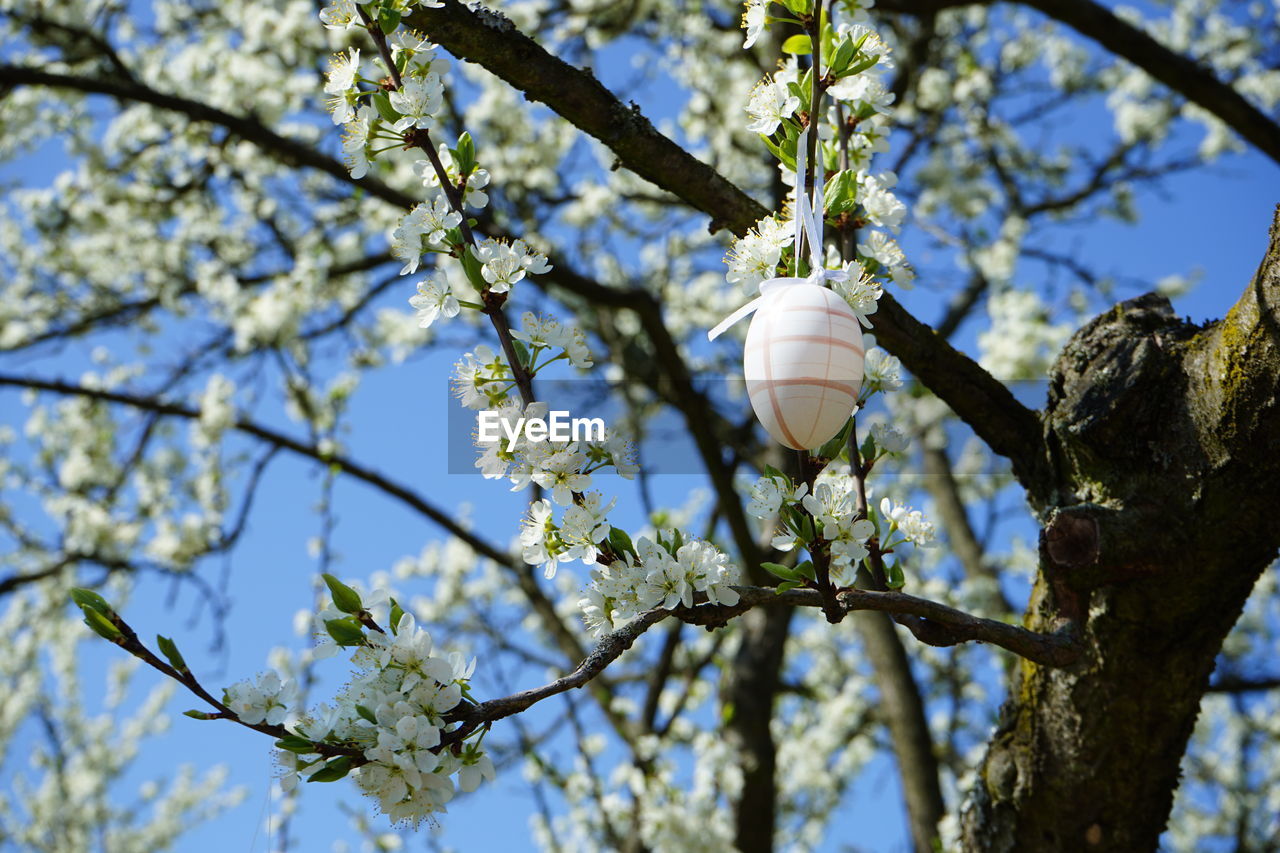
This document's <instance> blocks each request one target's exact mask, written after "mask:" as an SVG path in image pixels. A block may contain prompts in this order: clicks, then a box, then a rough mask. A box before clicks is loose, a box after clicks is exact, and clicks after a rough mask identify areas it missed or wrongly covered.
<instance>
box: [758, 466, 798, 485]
mask: <svg viewBox="0 0 1280 853" xmlns="http://www.w3.org/2000/svg"><path fill="white" fill-rule="evenodd" d="M764 475H765V476H766V477H768V478H769V479H771V480H782V481H783V482H785V483H787V484H790V483H791V478H790V477H788V476H787V475H786V474H784V473H782V472H781V471H779V470H778V469H777V468H774V467H773V466H772V465H766V466H764Z"/></svg>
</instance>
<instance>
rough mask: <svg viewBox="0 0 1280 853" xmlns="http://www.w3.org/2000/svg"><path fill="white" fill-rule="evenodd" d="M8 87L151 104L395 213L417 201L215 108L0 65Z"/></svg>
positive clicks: (137, 88)
mask: <svg viewBox="0 0 1280 853" xmlns="http://www.w3.org/2000/svg"><path fill="white" fill-rule="evenodd" d="M7 86H49V87H51V88H54V89H72V90H75V91H78V92H84V93H86V94H90V95H108V96H110V97H113V98H116V99H118V100H122V101H136V102H138V103H143V104H150V105H151V106H153V107H158V108H160V109H164V110H171V111H173V112H177V113H181V114H183V115H185V116H187V117H188V118H190V119H191V120H192V121H199V122H206V123H208V124H214V125H218V126H219V127H223V128H225V129H226V130H227V131H229V132H230V133H231V134H233V135H234V136H237V137H239V138H240V139H243V140H245V141H246V142H252V143H253V144H254V145H257V146H258V147H260V148H263V149H266V150H271V151H274V152H275V153H276V154H278V155H280V159H281V161H282V162H284V163H287V164H290V165H297V166H306V167H307V168H310V169H316V170H317V171H320V172H324V173H326V174H328V175H332V176H333V177H335V178H337V179H338V180H340V181H342V182H343V183H348V184H354V185H356V186H358V187H362V188H363V189H365V190H366V191H367V192H368V193H369V194H370V195H372V196H376V197H377V198H380V199H382V200H383V201H388V202H390V203H391V204H394V205H396V206H397V207H402V208H410V207H413V206H414V205H415V204H416V203H417V200H416V199H414V198H413V196H411V195H408V194H407V193H402V192H400V191H399V190H397V189H393V188H391V187H389V186H387V185H386V184H384V183H383V182H382V181H380V180H378V179H377V178H374V177H370V176H368V175H366V176H365V177H363V178H353V177H351V174H350V173H349V172H348V171H347V167H346V166H344V165H343V164H342V163H341V162H339V161H338V160H335V159H334V158H332V157H329V156H327V155H325V154H322V153H321V152H319V151H317V150H315V149H314V148H311V147H310V146H308V145H306V144H305V143H302V142H299V141H298V140H296V139H290V138H288V137H287V136H281V135H280V134H278V133H276V132H275V131H274V130H272V129H271V128H269V127H267V126H266V125H264V124H262V123H261V122H259V121H257V120H256V119H251V118H245V117H244V116H237V115H233V114H231V113H228V112H225V111H223V110H220V109H217V108H216V107H211V106H208V105H207V104H202V103H200V102H199V101H193V100H191V99H189V98H183V97H179V96H177V95H169V94H165V93H163V92H157V91H156V90H155V89H151V88H149V87H147V86H141V85H138V84H135V83H127V82H123V81H119V80H108V79H105V78H90V77H76V76H72V75H69V74H53V73H50V72H48V71H41V70H39V69H38V68H27V67H23V66H18V65H0V89H3V88H4V87H7Z"/></svg>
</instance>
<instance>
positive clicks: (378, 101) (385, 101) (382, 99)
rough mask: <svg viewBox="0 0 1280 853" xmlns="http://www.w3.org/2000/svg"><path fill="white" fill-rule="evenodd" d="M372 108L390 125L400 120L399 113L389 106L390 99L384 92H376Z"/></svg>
mask: <svg viewBox="0 0 1280 853" xmlns="http://www.w3.org/2000/svg"><path fill="white" fill-rule="evenodd" d="M373 108H374V109H376V110H377V111H378V115H380V116H382V118H383V119H384V120H386V121H388V122H390V123H392V124H395V123H396V122H398V121H399V120H400V113H399V112H397V111H396V108H395V107H393V106H391V98H390V97H388V96H387V93H386V92H377V93H375V94H374V96H373Z"/></svg>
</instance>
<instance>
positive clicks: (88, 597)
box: [71, 587, 111, 613]
mask: <svg viewBox="0 0 1280 853" xmlns="http://www.w3.org/2000/svg"><path fill="white" fill-rule="evenodd" d="M71 600H72V601H74V602H75V603H76V604H78V605H80V606H81V607H91V608H93V609H94V610H96V611H98V612H99V613H110V612H111V605H110V604H107V600H106V599H105V598H103V597H102V596H100V595H98V594H97V593H96V592H94V591H93V590H91V589H84V588H82V587H76V588H75V589H73V590H71Z"/></svg>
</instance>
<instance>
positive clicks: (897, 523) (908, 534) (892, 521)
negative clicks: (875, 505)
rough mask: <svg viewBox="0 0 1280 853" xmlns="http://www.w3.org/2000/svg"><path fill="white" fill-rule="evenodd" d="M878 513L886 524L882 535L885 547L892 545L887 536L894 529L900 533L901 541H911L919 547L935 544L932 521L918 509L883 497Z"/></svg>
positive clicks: (930, 546) (929, 546) (928, 546)
mask: <svg viewBox="0 0 1280 853" xmlns="http://www.w3.org/2000/svg"><path fill="white" fill-rule="evenodd" d="M880 515H881V516H883V517H884V520H885V523H886V524H887V525H888V530H887V531H886V532H885V537H884V538H885V542H886V547H887V548H890V547H893V544H892V541H891V540H890V539H889V536H890V535H891V534H892V533H893V532H894V531H897V532H898V533H901V534H902V536H903V540H902V541H909V542H912V543H913V544H915V545H917V546H919V547H921V548H932V547H933V546H934V545H936V544H937V542H936V541H935V534H934V529H933V522H932V521H928V520H926V519H925V517H924V514H923V513H921V512H920V510H918V509H910V508H908V507H904V506H902V505H901V504H897V503H893V502H892V501H890V500H889V499H888V498H884V499H883V500H881V501H880Z"/></svg>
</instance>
